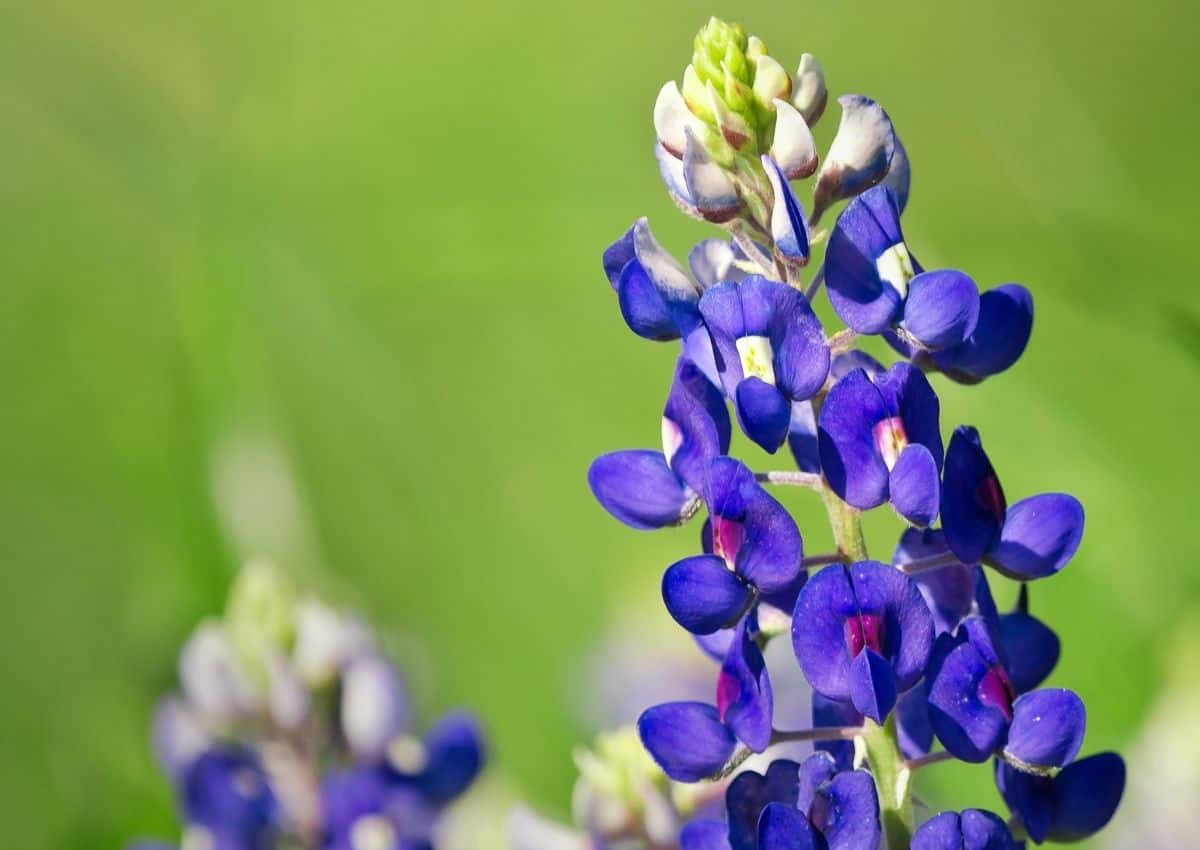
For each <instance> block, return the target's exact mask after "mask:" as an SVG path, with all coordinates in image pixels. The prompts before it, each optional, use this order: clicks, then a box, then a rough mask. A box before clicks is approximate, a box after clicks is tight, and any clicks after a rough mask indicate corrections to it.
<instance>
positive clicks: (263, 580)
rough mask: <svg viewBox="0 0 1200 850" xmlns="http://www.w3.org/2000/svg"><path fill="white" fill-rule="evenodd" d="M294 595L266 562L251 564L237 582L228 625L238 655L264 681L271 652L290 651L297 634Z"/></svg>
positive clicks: (228, 605)
mask: <svg viewBox="0 0 1200 850" xmlns="http://www.w3.org/2000/svg"><path fill="white" fill-rule="evenodd" d="M294 608H295V592H294V590H293V589H292V586H291V584H290V583H288V581H287V580H286V579H284V577H283V576H281V575H280V574H279V572H278V571H277V570H276V569H275V568H274V567H273V566H272V565H271V564H270V563H268V562H266V561H251V562H250V563H248V564H246V566H244V567H243V568H242V570H241V572H239V573H238V575H237V578H236V579H234V582H233V588H232V589H231V590H230V592H229V601H228V602H227V603H226V606H225V624H226V628H228V630H229V637H230V639H231V641H232V643H233V646H234V648H235V649H236V650H237V652H238V655H239V656H240V657H241V658H242V659H243V660H244V661H245V662H246V663H247V664H249V665H250V666H251V668H252V669H253V671H254V673H255V675H261V676H264V677H265V674H266V658H267V656H268V655H269V654H270V652H271V651H272V650H278V649H287V648H289V647H290V645H291V641H292V634H293V630H294V616H293V615H294Z"/></svg>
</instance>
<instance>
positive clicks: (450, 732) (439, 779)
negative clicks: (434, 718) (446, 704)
mask: <svg viewBox="0 0 1200 850" xmlns="http://www.w3.org/2000/svg"><path fill="white" fill-rule="evenodd" d="M425 756H426V766H425V769H424V770H423V771H421V773H420V774H418V775H417V777H416V779H417V785H418V787H419V788H420V789H421V791H422V792H423V793H424V794H425V796H426V797H427V798H429V799H430V800H432V801H434V802H435V803H437V804H439V805H440V804H444V803H448V802H449V801H450V800H452V799H454V798H455V797H457V796H458V795H459V794H461V793H462V792H463V791H466V790H467V788H468V787H469V786H470V784H471V783H472V782H474V781H475V777H476V776H478V775H479V771H480V770H482V769H483V764H484V760H485V753H484V746H483V734H482V732H480V729H479V724H478V723H477V722H476V721H475V719H474V718H472V717H470V716H469V715H466V714H462V713H454V714H448V715H446V716H445V717H443V718H442V719H441V720H439V721H438V722H437V724H436V725H435V726H434V727H433V728H432V729H430V730H429V732H428V733H426V735H425Z"/></svg>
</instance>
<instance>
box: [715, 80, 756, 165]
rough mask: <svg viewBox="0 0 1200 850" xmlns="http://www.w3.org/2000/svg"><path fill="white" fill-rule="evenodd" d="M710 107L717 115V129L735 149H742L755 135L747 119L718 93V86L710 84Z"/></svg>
mask: <svg viewBox="0 0 1200 850" xmlns="http://www.w3.org/2000/svg"><path fill="white" fill-rule="evenodd" d="M708 108H709V109H710V110H712V114H713V115H714V116H716V120H717V129H718V130H720V131H721V135H722V136H724V138H725V141H726V142H728V143H729V146H730V147H731V148H733V149H734V150H740V149H741V148H743V147H745V145H746V143H747V142H749V141H750V139H751V138H752V137H753V133H752V132H751V130H750V125H749V124H747V123H746V119H745V118H743V117H742V116H740V115H738V114H737V113H736V112H734V111H733V110H732V109H730V108H729V107H728V106H727V105H726V103H725V100H724V99H723V98H722V97H721V95H720V94H718V93H717V89H716V86H714V85H713V84H712V83H711V82H710V83H709V84H708Z"/></svg>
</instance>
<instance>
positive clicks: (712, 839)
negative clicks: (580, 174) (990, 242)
mask: <svg viewBox="0 0 1200 850" xmlns="http://www.w3.org/2000/svg"><path fill="white" fill-rule="evenodd" d="M784 67H785V66H784V65H783V64H781V63H780V62H779V61H777V60H776V59H774V58H772V57H771V56H770V55H769V54H768V52H767V49H766V47H765V45H764V44H763V42H762V41H761V40H759V39H757V38H755V37H752V36H748V35H747V34H746V32H745V31H744V30H743V29H742V28H741V27H740V26H737V25H734V24H729V23H725V22H723V21H719V20H716V19H713V20H711V21H709V23H707V24H706V25H705V26H704V27H703V28H702V29H701V31H700V33H699V34H698V35H697V36H696V39H695V41H694V44H693V51H692V56H691V64H689V65H688V66H687V67H686V69H685V70H684V72H683V74H682V82H681V84H676V83H674V82H671V83H668V84H666V85H665V86H663V87H662V88H661V90H660V91H659V95H658V99H657V102H656V104H655V106H654V110H653V126H654V131H655V134H656V137H657V138H656V143H655V155H656V157H657V159H658V164H659V168H660V173H661V175H662V177H663V180H664V182H665V184H666V187H667V190H668V193H669V195H670V197H671V198H672V199H673V200H674V202H675V203H676V204H677V205H678V206H679V207H680V208H682V209H683V210H684V211H685V212H687V213H688V214H690V215H692V216H693V217H695V218H699V219H701V220H703V221H706V222H709V223H711V224H714V225H716V226H717V227H719V228H720V229H721V231H722V233H721V234H720V238H709V239H706V240H704V241H703V242H701V243H699V244H698V245H697V246H695V247H694V248H693V249H692V250H691V252H690V253H689V255H688V267H689V269H690V274H688V273H685V272H684V271H683V266H682V265H680V264H679V263H676V262H674V261H673V260H670V259H669V255H667V253H666V251H665V249H664V248H662V247H661V246H660V245H658V243H657V242H654V241H653V239H652V237H649V235H648V234H649V229H648V225H647V224H646V222H645V219H641V220H639V221H638V223H637V224H635V225H634V227H633V229H631V230H630V231H629V232H627V233H626V234H625V236H623V237H622V238H621V240H618V242H617V243H615V244H614V245H613V246H612V247H611V248H610V249H609V250H608V251H607V252H606V253H605V256H604V268H605V271H606V273H607V275H608V278H609V280H610V282H611V283H612V285H613V287H614V288H615V289H616V290H617V301H618V306H619V309H620V313H621V316H622V318H623V319H624V320H625V322H626V324H628V325H629V327H630V328H631V329H633V330H634V332H635V333H636V334H637V335H639V336H641V337H644V338H649V339H654V340H664V341H666V340H677V339H678V340H681V343H680V351H679V353H678V355H677V356H678V358H679V359H678V361H677V365H676V371H675V378H674V382H673V383H672V386H671V390H670V394H669V397H668V401H667V405H666V408H665V410H664V417H663V420H662V436H663V451H662V452H661V453H660V452H658V451H650V450H647V451H644V452H617V453H614V454H609V455H602V456H601V457H600V458H599V459H597V460H596V461H595V463H593V465H592V467H591V469H590V471H589V474H588V480H589V483H590V485H591V487H592V490H593V492H594V493H595V495H596V497H597V499H598V500H599V501H600V503H601V504H602V505H603V507H604V508H605V509H606V510H607V511H608V512H609V513H611V514H612V515H614V516H615V517H616V518H617V519H619V520H621V521H622V522H624V523H626V524H627V525H631V526H633V527H635V528H660V527H663V526H668V525H676V524H679V523H680V522H683V521H686V520H687V519H689V518H691V517H692V516H694V515H695V514H697V513H699V511H700V509H701V508H704V509H705V510H706V512H707V520H706V522H705V523H704V526H703V528H702V530H701V534H700V537H701V541H700V544H701V545H700V549H701V553H700V554H689V553H688V552H686V551H683V552H681V553H680V554H681V556H682V557H680V558H679V559H678V560H676V561H675V562H674V563H673V564H671V565H670V566H669V567H667V569H666V571H665V573H664V575H663V579H662V586H661V589H662V599H663V602H664V604H665V608H666V613H667V615H669V616H670V617H671V618H672V619H673V620H674V621H675V622H676V623H678V624H679V625H680V626H681V627H682V628H683V629H685V630H686V631H687V632H689V633H690V634H691V635H693V636H694V638H695V641H696V643H697V644H698V645H699V648H700V650H702V651H703V652H704V653H705V654H706V655H708V656H709V657H710V658H711V659H713V660H714V661H715V662H716V664H715V667H714V669H713V689H712V696H711V698H710V699H705V700H700V701H696V700H678V701H673V702H666V703H662V704H659V705H654V706H650V707H648V708H647V709H646V710H645V711H644V712H643V713H642V715H641V718H640V720H639V722H638V736H639V738H640V740H641V742H642V744H643V745H644V746H645V748H646V751H647V752H648V753H649V754H650V756H651V757H652V758H653V760H654V761H655V762H656V763H657V764H658V765H659V767H661V769H662V770H663V772H664V773H665V774H666V776H668V777H669V778H670V779H672V780H674V781H676V782H680V783H696V786H697V787H698V788H702V789H703V788H709V789H713V790H714V791H716V792H718V793H719V792H720V791H721V789H724V805H723V806H717V807H712V806H710V807H708V808H706V809H703V810H697V811H696V812H695V813H694V814H693V816H692V817H691V818H690V820H687V819H685V820H686V822H679V823H678V824H677V829H675V830H674V831H673V832H669V834H668V832H656V833H655V837H654V838H653V840H650V839H648V838H646V841H638V840H637V839H638V838H644V837H647V836H649V832H648V831H646V832H642V833H638V834H637V835H635V836H632V838H633V839H634V840H633V843H632V846H634V847H640V848H649V847H653V848H655V850H658V848H664V847H666V848H681V850H808V848H814V850H905V848H909V847H911V848H915V850H952V848H953V850H958V849H959V848H970V850H1011V849H1012V848H1016V847H1018V846H1024V845H1023V842H1025V841H1027V840H1028V841H1032V842H1033V843H1035V844H1036V843H1041V842H1043V841H1046V840H1053V841H1077V840H1081V839H1084V838H1086V837H1088V836H1090V835H1092V834H1093V833H1095V832H1096V831H1098V830H1099V829H1101V828H1102V827H1103V826H1104V825H1105V824H1106V823H1107V822H1108V820H1109V819H1110V818H1111V817H1112V815H1113V813H1114V811H1115V810H1116V807H1117V805H1118V803H1119V801H1120V798H1121V794H1122V791H1123V788H1124V781H1125V769H1124V763H1123V762H1122V760H1121V759H1120V757H1119V756H1117V755H1115V754H1113V753H1101V754H1100V755H1088V754H1086V743H1087V741H1086V727H1087V711H1086V708H1085V706H1084V703H1083V700H1082V698H1081V697H1080V696H1079V695H1078V694H1076V693H1075V692H1074V691H1072V690H1069V689H1068V688H1065V687H1061V686H1060V685H1059V683H1057V682H1050V683H1049V684H1047V680H1048V679H1050V677H1052V676H1053V674H1054V669H1055V666H1056V664H1057V661H1058V658H1059V655H1060V651H1061V642H1060V638H1059V636H1058V635H1057V634H1055V632H1054V631H1053V630H1052V629H1051V628H1050V627H1049V626H1048V625H1047V624H1046V623H1044V622H1043V621H1042V620H1041V619H1039V617H1038V616H1035V614H1034V613H1033V612H1032V611H1031V607H1032V606H1031V603H1030V596H1031V593H1030V589H1029V587H1028V585H1027V583H1028V582H1032V581H1035V580H1040V579H1046V578H1049V577H1051V576H1053V575H1055V574H1056V573H1058V572H1060V571H1062V570H1063V569H1066V568H1068V567H1069V566H1070V564H1071V562H1072V560H1073V559H1074V558H1075V557H1076V555H1077V553H1078V552H1079V551H1080V548H1081V545H1082V543H1083V530H1084V513H1083V508H1082V506H1081V504H1080V502H1079V501H1078V500H1077V499H1075V498H1074V497H1073V496H1070V495H1067V494H1063V493H1043V494H1040V495H1035V496H1032V497H1029V498H1026V499H1022V500H1020V501H1018V502H1016V503H1014V504H1012V505H1010V504H1009V503H1008V500H1007V498H1006V496H1005V493H1004V490H1003V488H1002V487H1001V485H1000V480H999V478H998V476H997V474H996V472H995V469H994V468H993V466H992V463H991V460H990V459H989V458H988V456H987V454H986V453H985V452H984V450H983V442H982V439H981V437H980V435H979V433H978V432H977V431H976V430H975V429H974V428H972V427H969V426H960V427H958V428H956V429H953V430H950V429H949V428H948V429H947V431H946V432H944V431H943V430H942V425H943V423H942V421H941V413H942V405H941V403H940V401H939V395H940V394H941V393H943V392H952V393H954V392H966V391H968V390H966V389H965V388H964V387H963V386H962V385H973V384H979V383H980V382H982V381H984V380H985V379H987V378H990V377H992V376H995V375H998V374H1000V373H1002V372H1004V371H1005V370H1007V369H1009V368H1010V367H1012V366H1013V365H1014V364H1015V363H1016V362H1017V360H1018V359H1019V358H1020V356H1021V354H1022V353H1023V352H1024V350H1025V348H1026V346H1027V344H1028V342H1029V339H1030V334H1031V332H1032V328H1033V301H1032V298H1031V296H1030V294H1029V291H1028V290H1027V289H1026V288H1025V287H1023V286H1021V285H1019V284H1016V283H1006V284H1003V285H1001V286H997V287H995V288H992V289H988V290H986V291H984V292H982V294H981V293H980V290H979V287H978V286H977V284H976V282H975V280H974V279H972V277H970V276H969V275H968V274H967V273H965V272H963V271H960V270H959V269H958V268H956V267H955V268H942V269H927V268H925V267H924V266H922V265H921V263H920V262H919V261H918V260H917V258H916V252H915V251H914V250H913V249H912V247H910V245H909V243H908V241H907V239H906V237H905V234H904V228H903V226H902V222H901V217H902V216H904V215H907V214H909V212H908V210H909V201H910V197H911V192H912V189H913V181H912V178H913V174H912V165H911V159H910V153H909V151H908V150H907V149H906V148H905V146H904V145H903V143H902V142H901V141H900V139H899V137H898V136H897V133H896V127H895V124H894V123H893V120H892V117H891V116H890V115H889V114H888V112H887V111H886V110H885V109H884V107H883V106H882V105H881V104H879V103H878V102H876V101H875V100H873V99H872V98H870V97H867V96H864V95H858V94H848V95H842V96H840V97H838V98H837V101H838V104H839V106H840V108H841V119H840V123H839V125H838V128H837V131H836V134H835V136H834V139H833V142H832V143H831V145H830V147H829V149H828V150H827V151H826V152H825V153H824V155H821V154H820V153H819V152H818V149H817V147H816V143H815V141H814V138H813V134H812V131H811V127H812V125H814V124H815V123H816V122H817V120H818V119H819V118H820V117H821V115H822V113H823V111H824V109H825V106H826V103H827V100H828V97H829V95H828V89H827V83H826V74H825V71H824V70H823V68H822V67H821V65H820V64H819V63H818V62H817V60H816V59H815V58H814V57H813V56H812V55H811V54H807V53H806V54H804V55H803V56H802V57H801V59H800V60H799V63H798V65H797V66H796V67H797V71H796V74H795V75H789V74H787V73H786V72H785V70H784ZM810 178H812V179H813V182H812V183H811V184H810V186H811V188H810V189H809V190H808V192H811V194H807V193H806V191H805V190H803V188H802V187H801V186H800V185H799V184H800V181H804V180H808V179H810ZM839 207H840V209H839ZM806 209H807V210H808V212H807V213H806ZM826 216H829V217H833V216H836V219H835V220H834V221H833V224H832V226H831V227H830V228H829V229H828V230H825V229H819V228H818V223H819V222H821V221H822V220H823V219H824V218H825V217H826ZM810 270H811V271H810ZM823 287H824V288H825V289H826V291H827V293H828V297H829V301H830V305H831V306H832V308H833V313H834V314H836V316H837V318H838V319H840V320H841V322H843V323H844V324H845V327H842V328H830V329H827V328H826V327H824V326H823V325H822V322H821V320H820V319H819V318H818V312H817V311H816V310H814V307H813V301H814V299H816V298H817V297H818V296H819V294H820V292H821V289H822V288H823ZM869 336H878V337H880V338H881V339H882V340H883V341H884V342H885V343H886V346H880V347H879V348H880V349H883V350H888V348H889V347H890V350H891V351H894V352H896V354H897V355H898V356H897V357H894V358H892V360H893V361H894V362H888V363H880V362H879V361H877V360H875V359H874V357H872V356H871V355H869V354H867V353H866V352H865V351H863V350H860V349H859V347H858V346H859V344H860V342H861V341H862V340H863V338H864V337H869ZM876 350H879V349H876ZM734 421H736V423H737V425H738V428H737V429H734V428H733V427H732V422H734ZM735 430H740V431H741V434H740V435H739V434H735V433H732V432H733V431H735ZM947 437H948V441H947ZM785 443H786V444H787V445H788V447H789V449H790V450H791V452H790V453H791V455H792V457H793V458H794V460H795V462H796V468H795V469H771V470H764V471H755V470H754V469H753V468H752V467H751V466H749V465H748V464H747V461H745V460H743V459H740V458H742V457H743V455H742V453H741V452H742V450H743V449H745V448H749V447H751V446H757V447H758V449H762V450H765V451H766V452H768V453H769V454H772V455H776V453H777V451H778V449H779V448H780V447H781V446H783V445H784V444H785ZM759 456H761V454H759ZM776 456H778V455H776ZM776 487H800V488H804V489H808V490H811V491H814V493H815V494H817V495H818V496H819V497H820V501H821V503H822V505H823V506H824V508H825V513H826V515H827V517H828V520H829V526H830V531H831V533H832V537H833V540H834V548H833V551H829V552H826V553H821V554H814V553H812V552H810V551H808V550H807V549H806V548H805V546H804V539H808V540H810V541H811V540H812V539H819V536H818V537H817V538H814V537H812V536H811V535H809V534H807V532H808V531H809V529H807V528H806V529H805V532H806V534H805V535H804V536H803V537H802V535H801V529H800V527H799V526H798V525H797V524H796V522H795V520H793V519H792V517H791V515H790V514H789V512H788V509H787V508H786V507H785V503H784V502H782V501H780V500H778V499H776V498H775V495H774V493H773V492H772V488H776ZM884 505H887V506H889V507H890V508H891V509H892V510H893V511H894V512H895V515H896V517H894V518H897V519H899V520H900V522H899V523H898V528H897V530H896V535H895V536H893V537H891V538H890V540H887V541H884V544H885V545H889V546H890V545H891V544H892V543H893V542H894V541H895V540H896V539H897V537H898V538H899V544H898V545H897V546H895V550H894V553H893V555H892V557H891V558H890V560H889V561H888V562H886V563H885V562H882V561H879V560H873V559H872V558H871V557H870V555H869V554H868V546H867V543H868V541H867V540H866V535H865V532H864V525H863V521H862V514H863V512H866V511H871V510H875V509H878V508H881V507H883V506H884ZM985 568H986V569H985ZM993 581H1001V582H1007V581H1014V582H1017V583H1019V589H1018V592H1017V594H1016V596H1017V604H1016V606H1015V608H1014V609H1013V610H1010V611H1006V612H1001V611H1000V610H999V609H998V607H997V605H996V602H995V599H994V598H993V595H992V588H991V585H990V584H989V582H993ZM1040 613H1042V612H1039V614H1040ZM785 634H786V635H790V637H791V650H792V652H791V654H790V655H788V654H787V653H786V652H785V653H784V654H783V656H780V655H779V654H778V653H776V652H772V651H770V650H771V644H772V643H773V642H774V641H775V640H776V639H777V638H779V637H781V636H782V635H785ZM781 664H794V665H795V666H797V667H798V668H799V672H800V674H802V676H803V678H804V679H805V681H806V682H807V684H808V685H809V686H810V688H811V694H805V695H803V697H802V700H803V704H801V705H799V706H797V705H792V704H791V703H792V701H794V700H795V697H794V695H793V694H792V693H791V691H790V690H787V689H786V688H785V687H784V683H785V681H786V679H785V678H783V677H781V676H780V670H779V666H780V665H781ZM784 672H789V671H784ZM791 672H793V674H794V670H793V671H791ZM797 717H809V718H811V724H810V725H809V727H808V728H794V726H795V724H796V722H797V721H796V718H797ZM788 727H792V728H788ZM797 743H806V744H812V745H813V746H814V748H815V749H816V753H815V754H814V755H812V756H811V757H809V758H807V759H806V760H802V761H801V760H796V761H793V760H790V759H789V758H787V757H780V756H784V755H791V753H788V754H782V753H778V752H777V750H776V748H778V747H782V746H786V745H795V744H797ZM757 753H765V754H767V755H766V756H765V757H764V758H762V759H757V760H756V761H755V762H753V763H752V764H753V769H746V768H745V767H744V762H745V761H746V760H747V759H748V758H750V757H751V755H752V754H757ZM950 759H956V760H959V761H961V762H967V763H981V762H987V761H989V760H994V762H995V767H994V775H995V780H996V783H997V787H998V789H999V790H1000V792H1001V796H1002V797H1003V799H1004V801H1005V803H1006V804H1007V806H1008V808H1009V810H1010V815H1011V817H1010V818H1009V819H1008V820H1005V819H1002V818H1001V817H999V816H998V815H996V814H994V813H991V812H987V811H983V810H980V809H972V808H968V809H964V810H961V811H957V810H956V811H942V812H932V813H930V815H929V816H928V817H927V819H926V820H925V822H924V823H921V822H920V820H919V818H918V812H917V807H916V806H914V793H913V788H914V786H916V785H919V784H920V773H919V772H920V771H922V770H924V769H926V768H927V767H932V765H935V764H937V763H938V762H941V761H946V760H950ZM622 837H625V838H629V837H631V836H628V835H626V836H622ZM590 846H594V845H590Z"/></svg>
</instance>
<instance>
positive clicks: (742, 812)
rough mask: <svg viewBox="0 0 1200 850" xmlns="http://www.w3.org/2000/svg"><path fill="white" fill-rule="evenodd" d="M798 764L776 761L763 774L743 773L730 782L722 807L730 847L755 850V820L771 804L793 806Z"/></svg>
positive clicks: (784, 760) (756, 838) (782, 760)
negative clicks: (726, 820) (726, 815)
mask: <svg viewBox="0 0 1200 850" xmlns="http://www.w3.org/2000/svg"><path fill="white" fill-rule="evenodd" d="M799 772H800V765H798V764H796V762H794V761H788V760H786V759H778V760H776V761H773V762H771V764H770V765H769V766H768V767H767V772H766V775H763V774H760V773H755V772H754V771H753V770H746V771H743V772H742V773H739V774H738V775H737V776H735V777H734V778H733V781H732V782H730V783H729V788H728V789H727V790H726V791H725V808H726V810H727V812H728V816H729V844H730V846H731V847H732V848H733V850H758V847H757V841H758V821H759V818H760V817H761V815H762V811H763V809H765V808H766V807H767V806H768V805H770V804H771V803H785V804H787V805H789V806H795V805H796V794H797V786H798V783H799Z"/></svg>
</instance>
